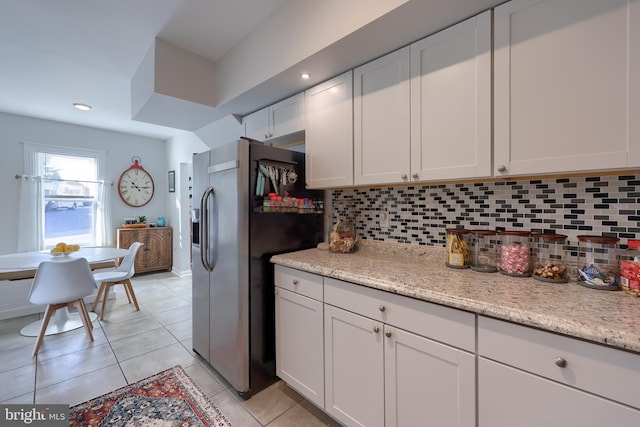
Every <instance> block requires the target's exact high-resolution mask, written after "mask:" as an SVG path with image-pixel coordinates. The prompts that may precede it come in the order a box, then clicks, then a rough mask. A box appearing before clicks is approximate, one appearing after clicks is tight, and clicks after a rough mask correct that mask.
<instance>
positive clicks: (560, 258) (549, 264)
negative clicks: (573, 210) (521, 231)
mask: <svg viewBox="0 0 640 427" xmlns="http://www.w3.org/2000/svg"><path fill="white" fill-rule="evenodd" d="M531 240H532V241H533V245H532V246H533V270H532V273H531V275H532V276H533V278H534V279H536V280H541V281H543V282H552V283H566V282H568V281H569V274H568V271H567V260H566V252H565V249H564V246H565V244H566V242H567V236H565V235H564V234H534V235H533V236H531Z"/></svg>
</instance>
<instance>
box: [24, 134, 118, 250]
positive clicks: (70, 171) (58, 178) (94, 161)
mask: <svg viewBox="0 0 640 427" xmlns="http://www.w3.org/2000/svg"><path fill="white" fill-rule="evenodd" d="M25 159H26V160H27V162H28V164H27V167H26V169H27V170H29V174H30V175H32V176H34V177H36V178H37V179H38V180H39V182H40V186H39V189H38V193H37V194H38V198H39V201H38V204H37V205H36V206H37V208H36V209H34V211H36V218H34V221H35V224H36V225H37V228H38V229H39V230H40V231H39V234H40V236H37V237H38V238H37V240H38V242H34V243H33V244H34V246H36V247H37V248H38V249H48V248H51V247H54V246H55V245H56V243H58V242H67V243H72V244H77V245H81V246H107V245H109V244H110V243H111V242H110V241H109V240H110V239H109V234H110V233H108V232H105V229H106V227H105V225H106V224H108V219H107V212H108V211H109V209H108V206H107V205H108V203H109V198H108V197H105V194H109V192H108V191H109V189H108V188H105V187H109V186H110V185H109V183H103V182H102V181H101V180H100V177H101V174H102V172H101V171H102V170H103V163H104V152H99V151H90V150H80V149H72V148H65V147H55V146H47V145H35V144H25ZM21 215H22V213H21Z"/></svg>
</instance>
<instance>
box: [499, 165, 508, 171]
mask: <svg viewBox="0 0 640 427" xmlns="http://www.w3.org/2000/svg"><path fill="white" fill-rule="evenodd" d="M506 170H507V167H506V166H505V165H500V166H498V172H504V171H506Z"/></svg>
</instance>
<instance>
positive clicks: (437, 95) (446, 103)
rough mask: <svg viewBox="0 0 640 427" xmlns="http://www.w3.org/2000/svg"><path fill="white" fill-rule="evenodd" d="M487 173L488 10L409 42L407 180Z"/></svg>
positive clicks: (488, 117)
mask: <svg viewBox="0 0 640 427" xmlns="http://www.w3.org/2000/svg"><path fill="white" fill-rule="evenodd" d="M490 175H491V11H487V12H484V13H482V14H480V15H478V16H476V17H473V18H471V19H468V20H466V21H464V22H461V23H459V24H457V25H454V26H453V27H450V28H447V29H446V30H443V31H441V32H439V33H436V34H434V35H432V36H430V37H427V38H425V39H423V40H420V41H418V42H416V43H414V44H412V45H411V180H412V181H424V180H437V179H457V178H475V177H484V176H490Z"/></svg>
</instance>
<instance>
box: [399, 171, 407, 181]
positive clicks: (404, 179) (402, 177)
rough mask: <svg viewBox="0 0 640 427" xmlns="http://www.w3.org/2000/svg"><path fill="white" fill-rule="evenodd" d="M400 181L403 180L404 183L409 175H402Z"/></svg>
mask: <svg viewBox="0 0 640 427" xmlns="http://www.w3.org/2000/svg"><path fill="white" fill-rule="evenodd" d="M400 179H401V180H403V181H406V179H407V174H406V173H403V174H402V175H400Z"/></svg>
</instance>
